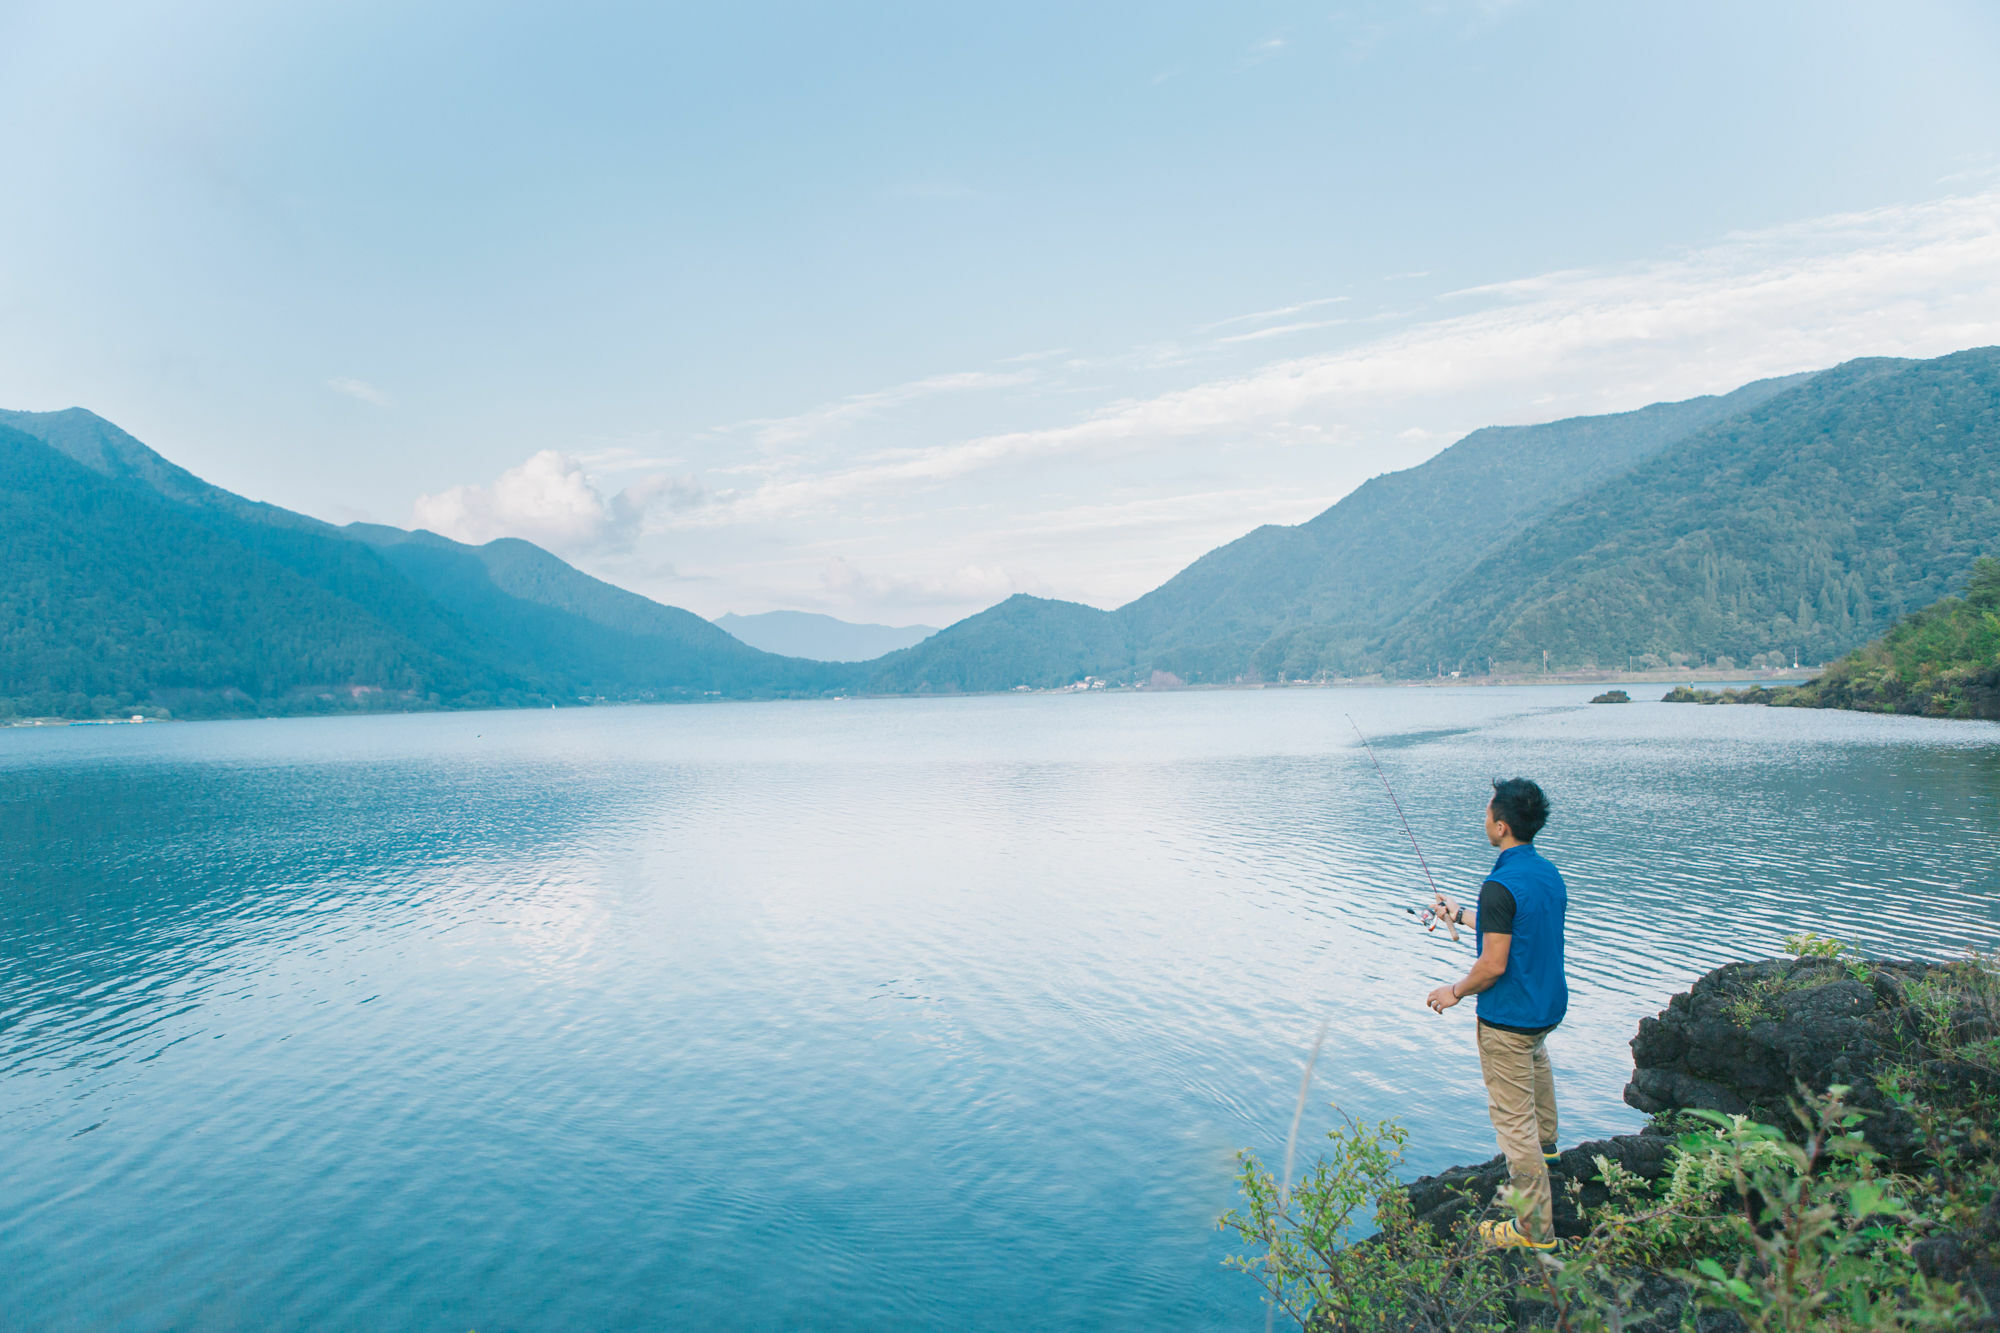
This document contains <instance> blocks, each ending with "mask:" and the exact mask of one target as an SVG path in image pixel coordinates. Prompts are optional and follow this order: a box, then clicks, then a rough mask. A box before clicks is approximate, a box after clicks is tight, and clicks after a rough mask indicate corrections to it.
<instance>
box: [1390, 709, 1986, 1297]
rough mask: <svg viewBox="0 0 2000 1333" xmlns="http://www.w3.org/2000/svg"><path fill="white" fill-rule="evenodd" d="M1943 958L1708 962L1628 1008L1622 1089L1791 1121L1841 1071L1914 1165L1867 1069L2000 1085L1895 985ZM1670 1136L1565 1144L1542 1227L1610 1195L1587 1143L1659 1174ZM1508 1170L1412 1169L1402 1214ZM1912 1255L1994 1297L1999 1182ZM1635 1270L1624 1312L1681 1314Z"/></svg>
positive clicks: (1968, 1030)
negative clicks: (1950, 1230) (1962, 1226)
mask: <svg viewBox="0 0 2000 1333" xmlns="http://www.w3.org/2000/svg"><path fill="white" fill-rule="evenodd" d="M1670 697H1671V696H1670ZM1941 966H1942V965H1939V964H1931V963H1870V964H1868V965H1867V966H1866V967H1865V968H1862V969H1859V970H1860V972H1861V975H1859V976H1857V975H1854V974H1852V973H1850V971H1849V969H1848V966H1847V964H1845V963H1843V962H1840V961H1837V960H1831V959H1775V960H1772V961H1769V962H1761V963H1731V964H1729V965H1727V966H1725V967H1720V968H1717V969H1716V970H1715V971H1713V972H1710V973H1709V974H1708V975H1707V976H1705V977H1703V978H1701V979H1700V980H1699V981H1697V982H1695V984H1694V985H1693V986H1692V987H1690V988H1689V989H1688V990H1687V991H1685V992H1684V993H1682V994H1680V995H1676V996H1674V997H1673V999H1672V1001H1670V1002H1669V1003H1668V1005H1667V1007H1666V1009H1664V1010H1663V1011H1661V1013H1660V1015H1659V1016H1658V1017H1657V1018H1648V1019H1644V1020H1642V1021H1641V1022H1640V1024H1639V1032H1638V1035H1637V1036H1635V1037H1634V1038H1633V1039H1632V1061H1633V1074H1632V1081H1631V1082H1630V1083H1629V1084H1627V1085H1626V1088H1625V1100H1626V1102H1627V1103H1629V1104H1630V1105H1632V1106H1634V1107H1636V1108H1638V1109H1639V1110H1641V1111H1645V1112H1647V1113H1649V1114H1654V1115H1658V1114H1661V1113H1663V1112H1675V1111H1686V1110H1708V1111H1720V1112H1724V1113H1728V1114H1735V1115H1748V1116H1750V1117H1752V1118H1754V1119H1757V1120H1761V1121H1763V1122H1765V1123H1767V1124H1773V1125H1780V1126H1785V1127H1788V1128H1789V1127H1792V1126H1795V1125H1796V1124H1797V1122H1796V1121H1795V1120H1794V1118H1793V1116H1792V1113H1791V1107H1792V1104H1793V1102H1794V1101H1795V1100H1796V1099H1797V1098H1798V1096H1799V1094H1800V1092H1801V1090H1802V1089H1803V1090H1809V1091H1811V1092H1814V1093H1819V1092H1824V1091H1825V1090H1826V1089H1827V1088H1829V1087H1831V1086H1833V1085H1835V1084H1840V1085H1843V1086H1845V1087H1846V1088H1847V1089H1848V1093H1847V1101H1848V1103H1849V1105H1851V1106H1854V1107H1855V1108H1857V1109H1859V1110H1862V1111H1864V1112H1867V1113H1868V1114H1867V1116H1866V1119H1864V1121H1863V1122H1862V1131H1861V1132H1862V1133H1863V1134H1864V1135H1865V1136H1866V1137H1867V1139H1868V1141H1869V1143H1870V1144H1871V1145H1872V1146H1873V1147H1874V1148H1875V1149H1876V1151H1878V1152H1880V1153H1882V1154H1883V1156H1884V1157H1886V1158H1887V1159H1889V1162H1890V1164H1891V1165H1892V1166H1893V1167H1894V1168H1896V1169H1899V1170H1915V1169H1920V1163H1919V1161H1918V1152H1919V1149H1920V1147H1921V1139H1920V1134H1919V1129H1918V1127H1917V1125H1916V1124H1915V1123H1914V1122H1913V1121H1912V1119H1911V1118H1910V1117H1909V1115H1907V1114H1906V1113H1905V1112H1904V1111H1902V1110H1901V1109H1900V1108H1898V1107H1897V1106H1896V1105H1895V1104H1894V1103H1893V1102H1892V1101H1891V1100H1890V1099H1889V1098H1888V1097H1887V1096H1886V1095H1885V1094H1884V1093H1882V1091H1881V1090H1880V1089H1879V1088H1878V1087H1877V1086H1876V1082H1877V1079H1878V1077H1880V1076H1881V1075H1883V1074H1885V1073H1886V1072H1888V1070H1889V1069H1890V1068H1892V1067H1894V1066H1899V1065H1900V1066H1903V1067H1905V1068H1908V1069H1911V1070H1913V1071H1916V1072H1918V1073H1920V1074H1921V1075H1922V1076H1923V1078H1924V1079H1925V1080H1926V1081H1927V1082H1928V1083H1929V1084H1930V1085H1932V1086H1933V1087H1949V1086H1961V1087H1967V1088H1968V1090H1970V1091H1976V1092H1981V1093H1995V1092H2000V1075H1996V1074H1994V1073H1993V1072H1992V1071H1991V1070H1988V1069H1984V1068H1980V1067H1975V1066H1973V1065H1970V1064H1967V1063H1965V1062H1964V1061H1962V1060H1956V1059H1952V1060H1943V1059H1940V1058H1938V1055H1937V1053H1936V1052H1933V1051H1932V1050H1931V1049H1930V1048H1929V1046H1928V1045H1927V1043H1926V1040H1925V1034H1924V1026H1923V1023H1922V1020H1921V1019H1920V1017H1919V1016H1918V1014H1917V1013H1916V1011H1915V1010H1914V1009H1913V1008H1912V1007H1911V1005H1910V1003H1909V1000H1908V997H1907V995H1906V993H1905V989H1904V988H1905V986H1906V985H1907V984H1908V983H1909V982H1910V981H1912V980H1914V979H1918V978H1922V977H1925V976H1927V975H1929V974H1930V973H1932V972H1933V971H1935V970H1938V969H1939V968H1940V967H1941ZM1950 1026H1951V1029H1952V1031H1951V1035H1952V1038H1953V1040H1954V1041H1970V1040H1977V1039H1981V1038H1985V1037H1990V1036H1992V1035H1993V1033H1992V1030H1991V1029H1992V1026H1993V1020H1992V1016H1991V1015H1990V1014H1988V1013H1984V1012H1978V1011H1975V1010H1974V1009H1972V1008H1967V1009H1965V1010H1963V1011H1961V1012H1960V1013H1958V1014H1957V1015H1954V1016H1953V1019H1952V1022H1951V1025H1950ZM1674 1143H1675V1138H1674V1137H1673V1136H1670V1135H1668V1134H1667V1133H1665V1132H1664V1131H1659V1130H1655V1129H1653V1128H1650V1127H1649V1128H1648V1129H1647V1130H1646V1131H1645V1132H1643V1133H1639V1134H1626V1135H1620V1136H1619V1137H1617V1138H1612V1139H1603V1140H1599V1141H1597V1142H1593V1143H1580V1144H1578V1145H1576V1146H1575V1147H1573V1148H1570V1149H1567V1150H1566V1151H1564V1152H1563V1154H1562V1159H1561V1161H1560V1162H1559V1163H1558V1164H1557V1165H1555V1166H1553V1167H1551V1168H1550V1177H1551V1184H1552V1185H1553V1186H1554V1192H1555V1201H1556V1218H1555V1222H1556V1234H1557V1235H1559V1236H1562V1237H1565V1238H1567V1237H1573V1236H1580V1235H1583V1234H1584V1233H1585V1232H1586V1231H1587V1230H1588V1229H1589V1221H1588V1215H1589V1214H1590V1213H1591V1212H1592V1211H1593V1210H1595V1209H1596V1208H1598V1207H1600V1206H1602V1205H1603V1204H1604V1203H1605V1202H1606V1201H1607V1199H1608V1198H1609V1192H1608V1191H1607V1190H1606V1189H1605V1187H1604V1185H1603V1183H1602V1181H1600V1180H1599V1179H1598V1169H1597V1165H1596V1159H1597V1158H1599V1157H1604V1158H1607V1159H1609V1160H1611V1161H1614V1162H1617V1163H1618V1164H1619V1165H1620V1166H1622V1167H1624V1168H1625V1170H1627V1171H1629V1172H1631V1173H1632V1174H1633V1175H1635V1176H1639V1177H1641V1178H1643V1179H1646V1180H1657V1179H1659V1178H1660V1177H1662V1176H1663V1175H1665V1174H1667V1172H1668V1171H1669V1169H1670V1167H1671V1158H1672V1151H1673V1145H1674ZM1568 1181H1579V1182H1581V1183H1582V1189H1581V1192H1580V1194H1579V1195H1572V1193H1571V1191H1570V1190H1569V1189H1568V1188H1567V1187H1566V1184H1565V1182H1568ZM1506 1182H1507V1162H1506V1159H1505V1158H1502V1157H1494V1158H1491V1159H1489V1160H1488V1161H1486V1162H1483V1163H1481V1164H1480V1165H1478V1166H1462V1167H1454V1168H1452V1169H1451V1170H1449V1171H1445V1172H1443V1173H1441V1174H1439V1175H1435V1176H1425V1177H1423V1178H1422V1179H1420V1180H1416V1181H1413V1182H1412V1183H1411V1184H1409V1185H1408V1186H1406V1187H1405V1188H1406V1189H1407V1191H1408V1193H1409V1199H1410V1205H1411V1210H1412V1212H1413V1213H1414V1214H1415V1216H1416V1218H1417V1219H1418V1220H1419V1221H1423V1222H1428V1223H1431V1224H1432V1225H1434V1226H1436V1227H1438V1228H1439V1229H1443V1228H1444V1227H1446V1226H1447V1225H1449V1224H1450V1223H1451V1222H1452V1221H1454V1220H1455V1219H1457V1218H1458V1217H1460V1216H1461V1215H1462V1214H1464V1213H1466V1212H1467V1211H1474V1212H1477V1211H1482V1210H1484V1209H1485V1208H1486V1207H1488V1206H1489V1204H1490V1203H1491V1202H1492V1200H1493V1197H1494V1194H1495V1192H1496V1191H1497V1190H1498V1189H1499V1188H1500V1186H1502V1185H1504V1184H1505V1183H1506ZM1579 1203H1581V1205H1582V1210H1581V1212H1579V1210H1578V1204H1579ZM1914 1256H1915V1258H1916V1260H1917V1262H1918V1264H1919V1265H1920V1266H1921V1267H1922V1269H1923V1271H1924V1272H1925V1273H1927V1274H1929V1275H1931V1276H1933V1277H1935V1278H1940V1279H1943V1280H1947V1281H1953V1282H1961V1283H1964V1284H1966V1285H1967V1286H1968V1287H1970V1288H1976V1289H1978V1290H1979V1291H1980V1292H1981V1293H1982V1294H1983V1295H1984V1296H1985V1298H1986V1301H1987V1304H1988V1306H1989V1308H1991V1309H1996V1310H2000V1196H1996V1197H1995V1198H1994V1199H1993V1200H1992V1202H1991V1203H1989V1204H1988V1205H1987V1207H1986V1208H1985V1210H1984V1213H1983V1214H1982V1216H1981V1217H1980V1219H1979V1222H1978V1224H1977V1225H1976V1226H1974V1227H1973V1228H1971V1229H1970V1230H1968V1231H1966V1232H1964V1233H1959V1234H1951V1235H1937V1236H1931V1237H1926V1238H1925V1239H1924V1240H1922V1241H1920V1242H1919V1243H1918V1244H1917V1245H1916V1247H1915V1249H1914ZM1642 1276H1643V1281H1644V1285H1643V1286H1642V1289H1641V1292H1640V1295H1639V1304H1640V1306H1641V1308H1642V1310H1643V1311H1644V1312H1645V1320H1644V1322H1643V1323H1641V1324H1637V1325H1634V1326H1633V1327H1634V1328H1635V1329H1644V1330H1647V1331H1648V1333H1650V1331H1651V1330H1654V1329H1658V1330H1659V1331H1660V1333H1668V1331H1669V1330H1674V1329H1678V1328H1680V1327H1681V1323H1680V1321H1681V1317H1682V1311H1683V1310H1684V1309H1685V1307H1686V1305H1687V1302H1688V1299H1689V1293H1688V1291H1687V1289H1686V1288H1685V1287H1683V1286H1682V1285H1681V1284H1680V1283H1678V1282H1676V1281H1674V1280H1673V1279H1672V1278H1670V1277H1667V1276H1665V1275H1663V1274H1658V1273H1652V1274H1645V1275H1642ZM1516 1303H1517V1307H1518V1308H1516V1309H1515V1310H1514V1311H1513V1312H1512V1313H1513V1316H1514V1318H1515V1320H1516V1322H1517V1323H1518V1324H1519V1325H1520V1326H1521V1327H1524V1328H1526V1327H1533V1326H1535V1325H1536V1307H1535V1306H1534V1303H1533V1300H1532V1289H1531V1287H1530V1286H1529V1285H1528V1284H1526V1283H1523V1285H1522V1286H1521V1287H1520V1288H1519V1289H1518V1295H1517V1297H1516ZM1695 1322H1696V1324H1697V1326H1698V1327H1699V1328H1700V1329H1701V1330H1703V1333H1727V1331H1728V1330H1735V1329H1740V1328H1741V1327H1742V1325H1741V1324H1740V1323H1739V1322H1738V1321H1737V1320H1736V1319H1735V1318H1734V1316H1731V1315H1728V1314H1724V1313H1721V1312H1716V1311H1702V1312H1699V1313H1698V1314H1696V1315H1695ZM1974 1327H1976V1328H1979V1329H1990V1330H1994V1333H2000V1320H1996V1319H1995V1318H1993V1317H1992V1316H1987V1317H1986V1318H1985V1319H1983V1320H1982V1321H1981V1322H1979V1323H1978V1324H1976V1325H1974Z"/></svg>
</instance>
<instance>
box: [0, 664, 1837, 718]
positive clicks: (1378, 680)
mask: <svg viewBox="0 0 2000 1333" xmlns="http://www.w3.org/2000/svg"><path fill="white" fill-rule="evenodd" d="M1823 669H1824V668H1822V667H1801V668H1799V669H1798V670H1796V671H1723V670H1719V669H1717V668H1713V667H1711V668H1704V669H1701V670H1694V671H1689V670H1680V671H1674V670H1671V669H1669V670H1665V671H1551V672H1548V673H1546V674H1544V673H1542V672H1532V673H1527V674H1523V675H1507V674H1495V675H1490V676H1461V677H1458V678H1456V679H1454V678H1452V677H1450V676H1425V677H1423V678H1422V679H1419V680H1385V679H1383V678H1382V677H1380V676H1358V677H1352V678H1343V679H1337V680H1265V681H1255V680H1242V681H1228V682H1223V683H1214V684H1206V683H1205V684H1195V685H1147V684H1136V685H1103V686H1099V687H1096V688H1093V689H1088V690H1085V689H1080V688H1078V687H1077V686H1075V685H1057V686H1049V687H1043V688H1037V689H1020V688H1016V689H1012V690H962V691H954V692H950V693H943V692H932V693H919V694H864V693H855V694H842V695H825V696H819V697H817V698H801V697H797V696H794V697H792V698H788V699H785V698H773V699H741V698H735V699H731V698H717V699H607V700H604V701H603V702H601V703H598V702H593V703H573V704H565V705H563V707H564V708H565V709H568V708H631V707H656V706H665V707H682V706H685V705H687V704H724V703H736V704H743V703H843V702H847V701H849V700H855V699H979V698H995V697H1000V696H1005V695H1009V694H1193V693H1201V692H1204V691H1209V692H1212V691H1218V690H1332V689H1385V690H1386V689H1437V688H1440V687H1455V686H1466V685H1471V686H1489V685H1683V684H1689V683H1692V682H1694V681H1707V682H1710V683H1716V682H1724V681H1729V682H1741V681H1754V682H1756V683H1758V684H1762V685H1800V684H1804V683H1805V682H1806V681H1808V680H1811V679H1812V678H1813V677H1814V676H1815V675H1817V674H1819V672H1820V671H1822V670H1823ZM542 711H546V710H544V709H541V708H536V707H520V708H376V709H356V710H352V711H346V712H338V713H306V712H300V713H269V714H264V715H261V716H237V717H193V718H172V717H147V718H146V719H145V725H147V726H158V725H160V724H161V723H167V722H265V721H272V720H277V719H296V718H310V717H413V716H418V715H421V714H432V713H533V712H542ZM133 725H137V724H136V723H135V722H134V721H133V720H132V719H131V718H130V717H127V716H120V717H115V718H80V717H79V718H71V717H14V718H7V719H5V720H4V721H0V730H4V729H13V728H17V727H19V728H28V727H106V726H133Z"/></svg>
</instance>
